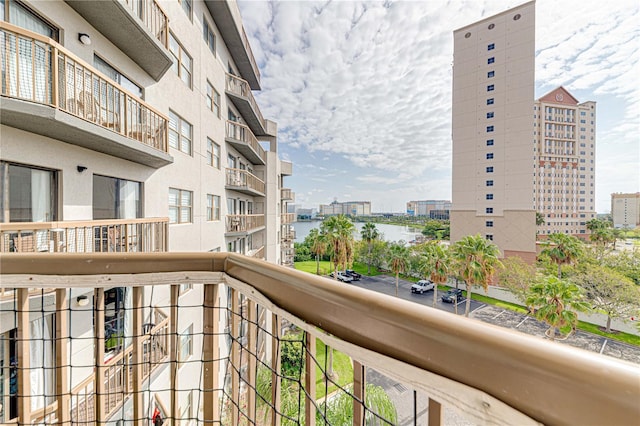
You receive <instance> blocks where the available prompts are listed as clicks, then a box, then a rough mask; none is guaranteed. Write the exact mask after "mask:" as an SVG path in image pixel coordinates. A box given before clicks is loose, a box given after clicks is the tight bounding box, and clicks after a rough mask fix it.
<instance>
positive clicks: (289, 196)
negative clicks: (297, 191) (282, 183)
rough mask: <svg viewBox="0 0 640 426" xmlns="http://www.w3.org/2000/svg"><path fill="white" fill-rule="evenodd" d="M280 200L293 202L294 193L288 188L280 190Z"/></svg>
mask: <svg viewBox="0 0 640 426" xmlns="http://www.w3.org/2000/svg"><path fill="white" fill-rule="evenodd" d="M280 198H282V199H283V200H293V191H291V190H290V189H288V188H282V189H281V190H280Z"/></svg>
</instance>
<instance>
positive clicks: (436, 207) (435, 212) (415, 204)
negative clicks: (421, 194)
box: [407, 200, 451, 220]
mask: <svg viewBox="0 0 640 426" xmlns="http://www.w3.org/2000/svg"><path fill="white" fill-rule="evenodd" d="M450 211H451V201H449V200H420V201H409V202H408V203H407V214H408V215H409V216H427V217H430V218H432V219H443V220H447V219H449V212H450Z"/></svg>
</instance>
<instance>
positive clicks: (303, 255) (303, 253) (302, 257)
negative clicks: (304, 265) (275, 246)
mask: <svg viewBox="0 0 640 426" xmlns="http://www.w3.org/2000/svg"><path fill="white" fill-rule="evenodd" d="M293 248H294V249H295V256H294V259H293V260H294V261H295V262H306V261H307V260H311V253H309V246H308V245H306V244H305V243H295V242H294V243H293Z"/></svg>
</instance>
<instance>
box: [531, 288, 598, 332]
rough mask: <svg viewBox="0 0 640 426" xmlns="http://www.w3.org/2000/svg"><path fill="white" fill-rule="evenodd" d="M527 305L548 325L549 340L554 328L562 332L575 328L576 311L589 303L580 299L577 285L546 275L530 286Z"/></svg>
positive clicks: (554, 330)
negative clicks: (540, 280)
mask: <svg viewBox="0 0 640 426" xmlns="http://www.w3.org/2000/svg"><path fill="white" fill-rule="evenodd" d="M527 306H528V307H529V309H530V310H536V314H535V316H536V318H537V319H538V320H540V321H544V322H546V323H547V324H548V325H549V327H550V328H549V330H547V332H546V333H545V334H546V335H547V336H548V337H549V338H550V339H551V340H554V339H555V335H556V328H557V329H558V330H560V332H561V333H563V334H569V333H570V332H571V331H573V330H575V327H576V325H577V324H578V314H577V312H585V311H587V309H588V308H589V304H588V303H587V302H584V301H583V300H582V295H581V294H580V289H579V288H578V286H576V285H575V284H572V283H570V282H567V281H564V280H562V279H561V278H556V277H554V276H547V277H546V278H545V279H544V280H543V281H542V282H540V283H538V284H535V285H533V286H531V289H530V294H529V297H528V298H527Z"/></svg>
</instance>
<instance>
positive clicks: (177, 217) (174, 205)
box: [169, 188, 193, 223]
mask: <svg viewBox="0 0 640 426" xmlns="http://www.w3.org/2000/svg"><path fill="white" fill-rule="evenodd" d="M192 198H193V192H191V191H185V190H182V189H175V188H169V223H190V222H191V218H192V215H191V206H192V203H191V200H192Z"/></svg>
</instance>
